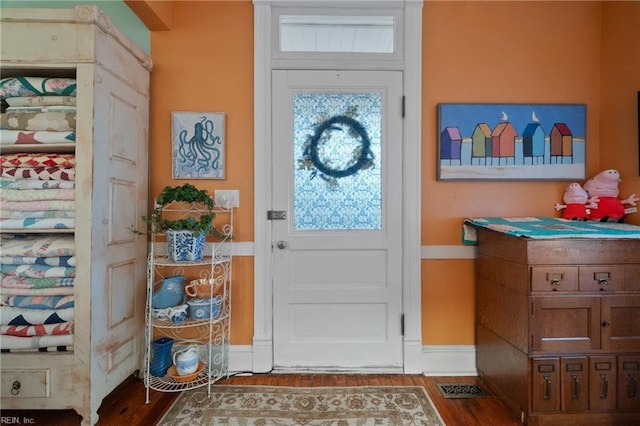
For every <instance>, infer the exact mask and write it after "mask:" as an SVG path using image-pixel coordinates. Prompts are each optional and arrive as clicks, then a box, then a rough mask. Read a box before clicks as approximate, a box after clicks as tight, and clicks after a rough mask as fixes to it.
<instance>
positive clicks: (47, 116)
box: [0, 112, 76, 132]
mask: <svg viewBox="0 0 640 426" xmlns="http://www.w3.org/2000/svg"><path fill="white" fill-rule="evenodd" d="M0 128H2V129H9V130H29V131H33V132H42V131H45V132H70V131H73V130H75V129H76V113H75V112H5V113H4V114H0Z"/></svg>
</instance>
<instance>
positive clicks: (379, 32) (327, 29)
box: [280, 15, 395, 53]
mask: <svg viewBox="0 0 640 426" xmlns="http://www.w3.org/2000/svg"><path fill="white" fill-rule="evenodd" d="M394 28H395V20H394V17H393V16H323V15H280V51H282V52H351V53H355V52H359V53H393V52H394V50H395V47H394V35H395V34H394Z"/></svg>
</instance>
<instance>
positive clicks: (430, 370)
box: [229, 345, 478, 376]
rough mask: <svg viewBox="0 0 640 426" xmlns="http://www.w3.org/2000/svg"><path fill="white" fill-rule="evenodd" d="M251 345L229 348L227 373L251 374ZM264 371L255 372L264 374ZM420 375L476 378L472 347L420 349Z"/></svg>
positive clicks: (442, 346)
mask: <svg viewBox="0 0 640 426" xmlns="http://www.w3.org/2000/svg"><path fill="white" fill-rule="evenodd" d="M253 357H254V353H253V346H252V345H232V346H230V347H229V372H230V373H232V374H238V373H251V372H253V368H254V360H253ZM265 372H266V371H257V373H265ZM422 374H424V375H425V376H477V375H478V371H477V370H476V347H475V346H474V345H428V346H423V347H422Z"/></svg>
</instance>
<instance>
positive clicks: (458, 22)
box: [151, 0, 640, 345]
mask: <svg viewBox="0 0 640 426" xmlns="http://www.w3.org/2000/svg"><path fill="white" fill-rule="evenodd" d="M164 19H165V20H166V21H167V22H168V21H170V22H171V28H170V30H169V31H153V32H152V33H151V55H152V58H153V61H154V71H153V73H152V87H151V88H152V94H153V95H152V100H151V111H152V115H151V131H152V133H151V139H152V149H151V156H152V158H151V161H152V162H151V165H152V166H151V167H152V168H151V174H152V176H151V182H152V185H151V191H152V194H156V193H157V192H159V191H160V190H161V189H162V188H163V187H164V186H165V185H168V184H174V183H176V182H172V179H171V159H170V153H171V142H170V135H171V111H214V112H215V111H220V112H225V113H226V120H227V122H226V132H227V134H226V139H227V179H225V180H221V181H211V180H203V181H193V183H194V184H196V185H197V186H200V187H205V188H207V189H211V190H212V189H214V188H228V189H239V190H240V193H241V195H240V199H241V207H240V209H238V215H237V220H236V229H237V232H236V235H237V236H238V238H237V240H238V241H253V184H252V182H253V161H254V158H253V90H252V89H253V7H252V4H251V2H250V1H249V0H243V1H236V2H174V3H173V10H172V16H171V17H166V16H165V18H164ZM639 22H640V20H639V19H638V2H633V3H631V2H592V1H584V2H559V1H553V2H551V1H550V2H506V1H500V2H478V1H472V2H471V1H470V2H462V1H455V2H449V1H442V2H440V1H426V2H425V4H424V10H423V40H422V41H423V81H422V87H423V103H422V108H423V115H422V128H423V130H422V145H423V146H422V152H423V154H422V155H423V165H424V166H423V170H422V188H423V194H422V213H421V217H422V244H423V245H460V244H461V221H462V219H463V218H464V217H468V216H504V215H511V216H518V215H520V216H522V215H527V216H532V215H541V216H545V215H546V216H549V215H555V211H554V210H553V205H554V203H555V202H558V201H561V200H562V193H563V190H564V187H565V186H566V185H567V182H559V181H539V182H508V181H503V182H442V181H436V179H435V174H436V160H435V158H436V106H437V104H438V103H440V102H514V103H518V102H520V103H585V104H587V115H588V117H587V175H588V176H589V175H593V174H595V173H596V172H598V171H599V170H600V169H601V168H611V167H615V168H618V169H619V170H620V171H621V173H622V175H623V178H624V182H623V183H622V185H621V195H625V196H626V195H628V194H629V193H630V192H633V191H636V190H635V189H633V188H637V186H638V147H637V146H638V138H637V129H636V127H635V126H637V117H636V115H635V114H636V113H635V111H636V110H635V93H636V90H638V89H639V88H640V84H639V83H638V78H640V77H639V76H640V72H639V68H640V67H639V64H638V62H639V61H640V58H638V53H637V52H638V51H640V49H639V46H638V31H639V30H638V28H639V27H640V25H638V23H639ZM620 68H622V69H623V70H622V72H621V71H620ZM605 80H606V81H605ZM630 93H631V94H630ZM631 95H633V96H631ZM632 100H633V103H632ZM630 109H631V111H630ZM614 123H615V124H614ZM634 129H636V130H634ZM613 141H615V144H614V143H613ZM613 145H615V146H613ZM637 192H638V193H640V191H637ZM638 218H640V214H638V215H636V216H633V215H632V216H631V217H630V219H629V221H632V222H637V221H638V220H639V219H638ZM473 269H474V262H473V261H472V260H423V261H422V292H423V294H422V306H423V312H422V315H423V324H422V326H423V343H424V344H425V345H438V344H441V345H465V344H474V332H473V319H474V284H473ZM234 271H235V272H234V289H233V291H234V300H233V307H234V308H233V310H234V313H233V315H234V316H233V324H232V339H231V340H232V343H233V344H251V337H252V334H253V329H252V324H253V290H252V289H253V259H252V258H240V259H238V262H236V263H235V264H234ZM235 274H238V275H239V276H238V277H237V276H236V275H235Z"/></svg>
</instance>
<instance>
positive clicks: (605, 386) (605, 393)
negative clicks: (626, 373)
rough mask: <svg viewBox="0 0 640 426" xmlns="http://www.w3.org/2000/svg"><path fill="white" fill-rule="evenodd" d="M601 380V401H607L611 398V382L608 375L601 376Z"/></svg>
mask: <svg viewBox="0 0 640 426" xmlns="http://www.w3.org/2000/svg"><path fill="white" fill-rule="evenodd" d="M600 379H601V380H602V392H600V399H607V397H608V396H609V380H607V375H606V374H601V375H600Z"/></svg>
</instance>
